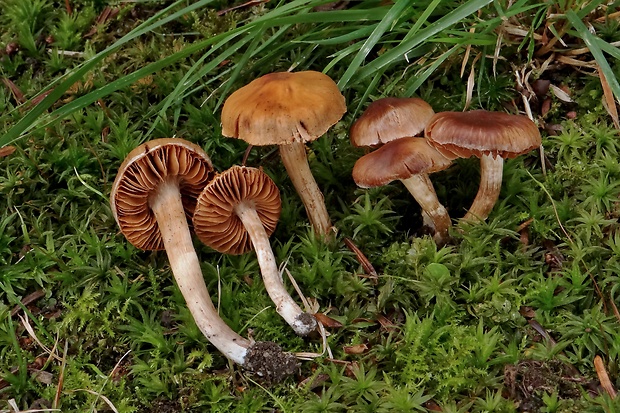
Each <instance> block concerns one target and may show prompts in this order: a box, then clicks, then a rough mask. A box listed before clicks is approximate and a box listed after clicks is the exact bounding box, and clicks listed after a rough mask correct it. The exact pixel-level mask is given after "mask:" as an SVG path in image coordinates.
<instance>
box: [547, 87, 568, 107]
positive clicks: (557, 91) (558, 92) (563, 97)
mask: <svg viewBox="0 0 620 413" xmlns="http://www.w3.org/2000/svg"><path fill="white" fill-rule="evenodd" d="M549 89H551V91H552V92H553V94H554V95H555V97H557V98H558V99H560V100H561V101H562V102H566V103H572V102H573V100H572V99H571V98H570V96H569V95H568V93H567V92H566V91H564V90H562V89H561V88H559V87H557V86H556V85H553V84H551V85H549Z"/></svg>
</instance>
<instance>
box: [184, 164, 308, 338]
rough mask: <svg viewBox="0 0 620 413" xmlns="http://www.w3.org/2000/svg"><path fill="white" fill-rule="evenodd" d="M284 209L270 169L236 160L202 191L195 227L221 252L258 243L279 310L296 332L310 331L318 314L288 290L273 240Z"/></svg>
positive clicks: (266, 280)
mask: <svg viewBox="0 0 620 413" xmlns="http://www.w3.org/2000/svg"><path fill="white" fill-rule="evenodd" d="M280 211H281V203H280V192H279V191H278V187H277V186H276V185H275V183H274V182H273V181H272V180H271V178H269V176H268V175H267V174H266V173H264V172H263V171H261V170H260V169H256V168H248V167H244V166H233V167H232V168H230V169H228V170H226V171H224V172H222V173H221V174H219V175H217V176H216V177H215V178H214V179H213V180H212V181H211V182H210V183H209V184H208V185H207V186H206V187H205V188H204V190H203V191H202V193H201V194H200V195H199V197H198V204H197V206H196V210H195V211H194V218H193V222H194V230H195V231H196V235H197V236H198V238H199V239H200V240H201V241H202V242H204V243H205V244H207V245H208V246H210V247H211V248H213V249H215V250H217V251H219V252H222V253H226V254H243V253H245V252H247V251H249V250H251V249H252V246H254V251H256V256H257V258H258V264H259V266H260V269H261V273H262V276H263V280H264V283H265V289H266V290H267V293H269V297H271V300H272V301H273V302H274V304H275V306H276V311H277V312H278V313H279V314H280V315H281V316H282V318H284V320H286V322H287V323H288V324H289V325H290V326H291V327H292V328H293V330H295V333H297V334H298V335H300V336H305V335H307V334H309V333H310V332H312V331H314V330H315V329H316V327H317V322H316V319H315V318H314V317H313V316H312V315H311V314H308V313H305V312H303V311H302V310H301V308H300V307H299V306H298V305H297V303H295V301H294V300H293V298H292V297H291V295H290V294H289V293H288V292H287V291H286V288H285V287H284V284H283V283H282V277H281V275H280V272H279V271H278V266H277V265H276V259H275V257H274V255H273V251H272V250H271V246H270V245H269V236H270V235H271V234H272V233H273V231H274V230H275V228H276V224H277V223H278V219H279V218H280Z"/></svg>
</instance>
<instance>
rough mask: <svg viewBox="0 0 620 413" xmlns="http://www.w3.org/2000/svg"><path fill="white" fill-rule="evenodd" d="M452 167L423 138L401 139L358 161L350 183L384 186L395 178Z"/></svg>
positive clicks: (363, 185) (365, 185) (361, 185)
mask: <svg viewBox="0 0 620 413" xmlns="http://www.w3.org/2000/svg"><path fill="white" fill-rule="evenodd" d="M451 164H452V162H451V160H450V159H448V158H446V157H445V156H443V155H442V154H441V153H440V152H439V151H438V150H437V149H435V148H433V147H432V146H430V145H429V144H428V142H427V141H426V139H424V138H401V139H396V140H394V141H391V142H388V143H386V144H385V145H383V146H382V147H380V148H379V149H377V150H376V151H373V152H370V153H369V154H366V155H364V156H362V157H361V158H359V159H358V160H357V162H356V163H355V166H354V167H353V180H354V181H355V183H356V184H357V186H359V187H361V188H372V187H376V186H382V185H387V184H389V183H390V182H392V181H394V180H396V179H407V178H410V177H411V176H413V175H417V174H422V173H425V174H429V173H433V172H438V171H442V170H444V169H446V168H448V167H449V166H450V165H451Z"/></svg>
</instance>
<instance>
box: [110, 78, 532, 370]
mask: <svg viewBox="0 0 620 413" xmlns="http://www.w3.org/2000/svg"><path fill="white" fill-rule="evenodd" d="M345 111H346V105H345V101H344V97H343V96H342V95H341V94H340V91H339V90H338V87H337V85H336V84H335V83H334V81H333V80H331V79H330V78H329V77H328V76H326V75H324V74H322V73H319V72H312V71H307V72H298V73H272V74H268V75H265V76H263V77H261V78H258V79H256V80H255V81H253V82H251V83H250V84H248V85H247V86H245V87H242V88H241V89H239V90H237V91H236V92H234V93H233V94H232V95H231V96H230V97H229V98H228V100H227V101H226V102H225V104H224V107H223V110H222V134H223V135H225V136H231V137H235V138H240V139H244V140H246V141H247V142H249V143H250V144H252V145H278V146H279V151H280V154H281V157H282V161H283V163H284V166H285V168H286V170H287V172H288V174H289V176H290V178H291V181H292V182H293V185H294V186H295V189H296V190H297V192H298V193H299V195H300V198H301V200H302V202H303V204H304V206H305V208H306V211H307V214H308V217H309V219H310V223H311V224H312V227H313V228H314V231H315V232H316V233H317V234H318V235H319V236H321V237H323V238H324V239H329V238H332V237H333V236H334V235H335V229H334V228H333V226H332V224H331V221H330V219H329V215H328V213H327V208H326V205H325V202H324V198H323V195H322V193H321V191H320V190H319V188H318V185H317V184H316V181H315V180H314V178H313V176H312V173H311V171H310V167H309V165H308V161H307V157H306V146H305V143H306V142H310V141H312V140H314V139H317V138H318V137H319V136H321V135H323V134H324V133H325V132H326V131H327V130H328V129H329V128H330V127H331V126H333V125H334V124H335V123H336V122H338V120H339V119H340V118H341V117H342V115H343V114H344V113H345ZM350 132H351V133H350V137H351V142H352V143H353V145H355V146H367V147H369V148H373V149H375V150H374V151H371V152H370V153H368V154H366V155H364V156H363V157H361V158H360V159H359V160H358V161H357V162H356V164H355V167H354V168H353V171H352V175H353V179H354V180H355V182H356V183H357V185H359V186H360V187H363V188H370V187H376V186H381V185H386V184H388V183H390V182H392V181H394V180H400V181H401V182H402V183H403V184H404V185H405V187H406V188H407V189H408V190H409V192H410V193H411V195H412V196H413V197H414V199H415V200H416V201H417V202H418V204H419V205H420V206H421V208H422V216H423V219H424V223H425V224H426V225H427V226H429V227H430V228H432V230H433V231H434V239H435V241H436V242H437V243H438V244H444V243H446V242H447V241H448V239H449V229H450V226H451V219H450V216H449V215H448V211H447V210H446V208H445V207H444V206H443V205H442V204H441V203H440V202H439V199H438V197H437V194H436V192H435V189H434V187H433V184H432V182H431V180H430V178H429V174H431V173H433V172H437V171H441V170H443V169H446V168H448V167H449V166H450V165H451V164H452V161H453V160H454V159H456V158H468V157H471V156H476V157H478V158H480V163H481V182H480V188H479V190H478V193H477V195H476V198H475V199H474V201H473V203H472V205H471V208H470V209H469V211H468V212H467V214H466V215H465V217H464V220H466V221H477V220H484V219H486V218H487V216H488V214H489V212H490V211H491V209H492V208H493V205H494V204H495V202H496V201H497V199H498V196H499V192H500V188H501V180H502V169H503V160H504V158H511V157H515V156H518V155H520V154H523V153H526V152H528V151H530V150H531V149H533V148H535V147H537V146H539V145H540V134H539V132H538V128H537V127H536V125H535V124H534V123H533V122H532V121H530V120H529V119H528V118H526V117H524V116H517V115H508V114H505V113H495V112H488V111H482V110H478V111H471V112H463V113H461V112H442V113H437V114H435V113H434V111H433V109H432V108H431V107H430V105H428V104H427V103H426V102H424V101H423V100H421V99H417V98H410V99H402V98H384V99H379V100H377V101H375V102H373V103H372V104H370V105H369V107H368V108H367V110H366V111H365V112H364V113H363V114H362V116H361V117H360V118H359V119H358V120H357V121H356V122H355V123H354V124H353V125H352V127H351V131H350ZM110 204H111V207H112V213H113V215H114V218H115V220H116V222H117V223H118V225H119V227H120V229H121V232H122V233H123V234H124V235H125V237H126V238H127V239H128V240H129V242H131V243H132V244H133V245H134V246H136V247H137V248H140V249H144V250H165V251H166V254H167V256H168V260H169V262H170V267H171V270H172V274H173V276H174V279H175V281H176V284H177V285H178V288H179V290H180V291H181V293H182V295H183V297H184V299H185V301H186V303H187V307H188V309H189V311H190V313H191V314H192V316H193V318H194V320H195V321H196V324H197V326H198V327H199V328H200V330H201V331H202V333H203V334H204V335H205V337H206V338H207V339H208V340H209V341H210V342H211V343H212V344H213V345H214V346H215V347H216V348H217V349H219V350H220V351H221V352H222V353H223V354H224V355H225V356H226V357H227V358H229V359H230V360H232V361H234V362H235V363H238V364H239V365H241V366H243V367H244V368H245V369H247V370H249V371H251V372H253V373H255V374H257V375H259V376H260V377H262V378H263V379H265V380H267V381H272V382H274V381H279V380H282V379H283V378H285V377H287V376H288V375H290V374H292V373H293V372H294V371H295V370H296V369H297V366H298V362H297V359H296V357H294V356H293V355H292V354H290V353H287V352H285V351H283V350H282V349H281V348H280V347H279V346H278V345H277V344H275V343H272V342H254V341H251V340H248V339H246V338H244V337H242V336H240V335H239V334H238V333H236V332H235V331H233V330H232V329H231V328H230V327H229V326H228V325H227V324H226V323H225V322H224V321H223V320H222V318H221V317H220V316H219V314H218V311H217V310H216V309H215V307H214V305H213V302H212V301H211V298H210V295H209V292H208V290H207V287H206V284H205V281H204V278H203V275H202V271H201V268H200V261H199V259H198V255H197V253H196V251H195V249H194V246H193V242H192V234H191V231H192V230H193V231H194V232H195V234H196V236H197V237H198V238H199V239H200V240H201V241H202V242H204V243H205V244H206V245H208V246H210V247H211V248H213V249H214V250H216V251H219V252H222V253H227V254H243V253H246V252H248V251H251V250H254V252H255V253H256V256H257V259H258V263H259V267H260V271H261V274H262V277H263V281H264V285H265V289H266V291H267V293H268V294H269V296H270V298H271V299H272V301H273V302H274V304H275V309H276V311H277V312H278V314H280V315H281V316H282V318H283V319H284V320H285V321H286V322H287V323H288V324H289V325H290V326H291V327H292V328H293V330H294V331H295V333H297V334H298V335H300V336H306V335H308V334H309V333H311V332H313V331H315V330H316V329H317V327H318V324H317V319H316V318H315V317H314V316H313V315H312V314H309V313H306V312H304V311H302V309H301V308H300V306H299V305H298V304H297V303H296V302H295V301H294V300H293V298H292V297H291V295H290V294H289V293H288V291H287V290H286V288H285V286H284V283H283V281H282V275H281V273H280V271H279V270H278V266H277V263H276V259H275V256H274V254H273V251H272V249H271V245H270V243H269V237H270V235H271V234H272V233H273V232H274V230H275V228H276V225H277V222H278V219H279V217H280V212H281V201H280V193H279V190H278V188H277V186H276V185H275V183H274V182H273V181H272V180H271V179H270V178H269V176H268V175H267V174H266V173H265V172H263V171H262V169H257V168H252V167H246V166H233V167H231V168H230V169H227V170H225V171H223V172H221V173H219V174H217V173H215V172H214V170H213V167H212V164H211V160H210V159H209V157H208V156H207V154H206V153H205V152H204V151H203V150H202V148H200V147H199V146H197V145H195V144H193V143H190V142H187V141H185V140H183V139H178V138H174V139H155V140H152V141H150V142H147V143H145V144H142V145H140V146H139V147H137V148H135V149H134V150H133V151H132V152H131V153H130V154H129V155H128V156H127V158H126V159H125V161H124V162H123V163H122V165H121V167H120V169H119V171H118V174H117V176H116V179H115V181H114V184H113V186H112V190H111V194H110Z"/></svg>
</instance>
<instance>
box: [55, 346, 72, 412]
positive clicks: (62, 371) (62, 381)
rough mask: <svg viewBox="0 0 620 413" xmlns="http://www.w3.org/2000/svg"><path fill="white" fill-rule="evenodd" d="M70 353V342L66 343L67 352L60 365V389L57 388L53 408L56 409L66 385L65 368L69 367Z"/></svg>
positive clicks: (63, 355)
mask: <svg viewBox="0 0 620 413" xmlns="http://www.w3.org/2000/svg"><path fill="white" fill-rule="evenodd" d="M68 351H69V341H68V340H67V341H65V350H64V351H63V353H62V363H61V364H60V375H59V376H58V387H57V388H56V396H54V402H53V403H52V408H54V409H56V408H57V407H58V405H59V404H60V394H61V393H62V387H63V385H64V384H65V367H66V366H67V352H68Z"/></svg>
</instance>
